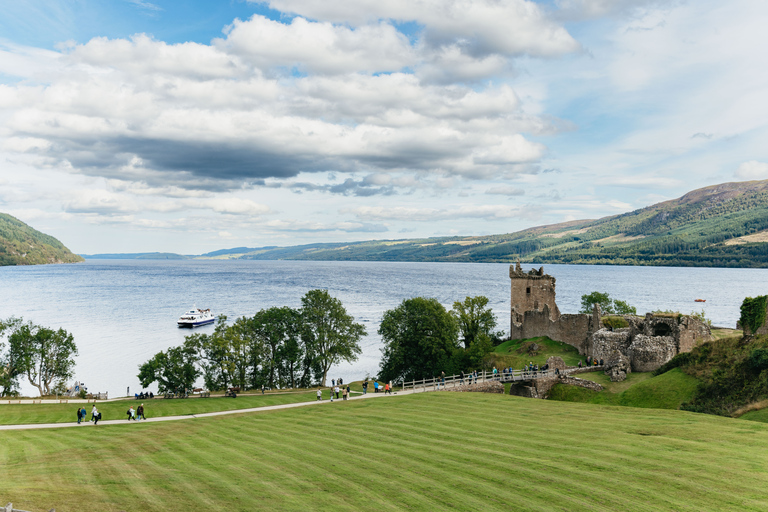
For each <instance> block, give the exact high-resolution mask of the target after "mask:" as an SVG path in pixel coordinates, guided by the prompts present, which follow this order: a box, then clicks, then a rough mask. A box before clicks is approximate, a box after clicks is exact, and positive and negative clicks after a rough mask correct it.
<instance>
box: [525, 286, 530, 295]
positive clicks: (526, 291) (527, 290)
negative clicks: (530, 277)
mask: <svg viewBox="0 0 768 512" xmlns="http://www.w3.org/2000/svg"><path fill="white" fill-rule="evenodd" d="M525 293H527V294H528V295H530V294H531V287H530V286H529V287H528V288H526V289H525Z"/></svg>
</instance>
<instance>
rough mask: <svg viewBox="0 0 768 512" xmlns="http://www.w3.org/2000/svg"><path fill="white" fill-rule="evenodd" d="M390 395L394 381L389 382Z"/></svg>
mask: <svg viewBox="0 0 768 512" xmlns="http://www.w3.org/2000/svg"><path fill="white" fill-rule="evenodd" d="M389 394H390V395H391V394H392V381H389Z"/></svg>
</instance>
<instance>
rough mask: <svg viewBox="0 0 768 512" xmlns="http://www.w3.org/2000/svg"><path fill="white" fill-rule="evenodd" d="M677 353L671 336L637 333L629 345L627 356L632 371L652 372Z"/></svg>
mask: <svg viewBox="0 0 768 512" xmlns="http://www.w3.org/2000/svg"><path fill="white" fill-rule="evenodd" d="M675 355H677V346H676V344H675V339H674V338H673V337H671V336H646V335H644V334H638V335H637V336H635V338H634V339H633V340H632V344H631V345H630V346H629V350H628V351H627V356H629V359H630V361H631V362H632V371H635V372H652V371H653V370H656V369H657V368H659V367H660V366H661V365H663V364H664V363H666V362H667V361H669V360H670V359H672V358H673V357H675Z"/></svg>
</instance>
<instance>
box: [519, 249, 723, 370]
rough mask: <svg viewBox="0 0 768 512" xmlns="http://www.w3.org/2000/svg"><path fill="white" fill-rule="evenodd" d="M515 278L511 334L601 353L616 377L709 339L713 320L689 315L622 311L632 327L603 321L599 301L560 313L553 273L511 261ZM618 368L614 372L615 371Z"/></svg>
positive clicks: (658, 362)
mask: <svg viewBox="0 0 768 512" xmlns="http://www.w3.org/2000/svg"><path fill="white" fill-rule="evenodd" d="M509 277H510V279H511V281H512V292H511V308H510V317H511V318H510V324H511V325H510V338H511V339H527V338H535V337H538V336H548V337H549V338H551V339H553V340H556V341H561V342H563V343H567V344H568V345H571V346H573V347H575V348H576V349H577V350H578V351H579V353H580V354H582V355H583V356H585V357H589V356H591V357H592V358H594V359H598V360H600V359H602V360H604V361H605V362H606V363H607V364H606V365H605V366H606V367H607V368H608V372H610V373H609V374H610V375H611V378H612V379H614V378H615V379H616V380H623V378H625V377H626V373H628V372H630V371H636V372H648V371H653V370H655V369H657V368H659V367H660V366H662V365H663V364H664V363H666V362H667V361H669V360H670V359H672V358H673V357H674V356H676V355H677V354H679V353H681V352H689V351H690V350H691V349H692V348H693V347H694V346H695V345H696V344H697V343H699V342H701V341H708V340H710V339H711V337H712V334H711V332H710V329H709V326H708V325H707V324H706V323H705V322H702V321H701V320H700V319H698V318H695V317H692V316H688V315H676V314H674V315H668V314H652V313H647V314H646V315H645V317H637V316H632V315H624V316H623V318H624V320H626V322H627V324H628V327H624V328H616V329H611V328H608V327H604V326H603V323H602V315H601V312H600V308H599V306H597V304H595V306H594V309H593V311H592V314H583V313H580V314H561V313H560V310H559V309H558V307H557V303H556V302H555V278H554V277H552V276H550V275H547V274H545V273H544V267H541V268H540V269H539V270H535V269H534V270H530V271H529V272H523V269H522V268H521V267H520V263H517V265H515V266H514V267H513V266H511V265H510V267H509ZM614 374H615V375H614Z"/></svg>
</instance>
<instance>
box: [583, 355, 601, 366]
mask: <svg viewBox="0 0 768 512" xmlns="http://www.w3.org/2000/svg"><path fill="white" fill-rule="evenodd" d="M604 363H605V361H603V360H602V359H597V358H594V357H592V356H588V357H587V364H586V367H587V368H588V367H590V366H603V364H604ZM582 367H583V365H582V364H581V360H579V368H582Z"/></svg>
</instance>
